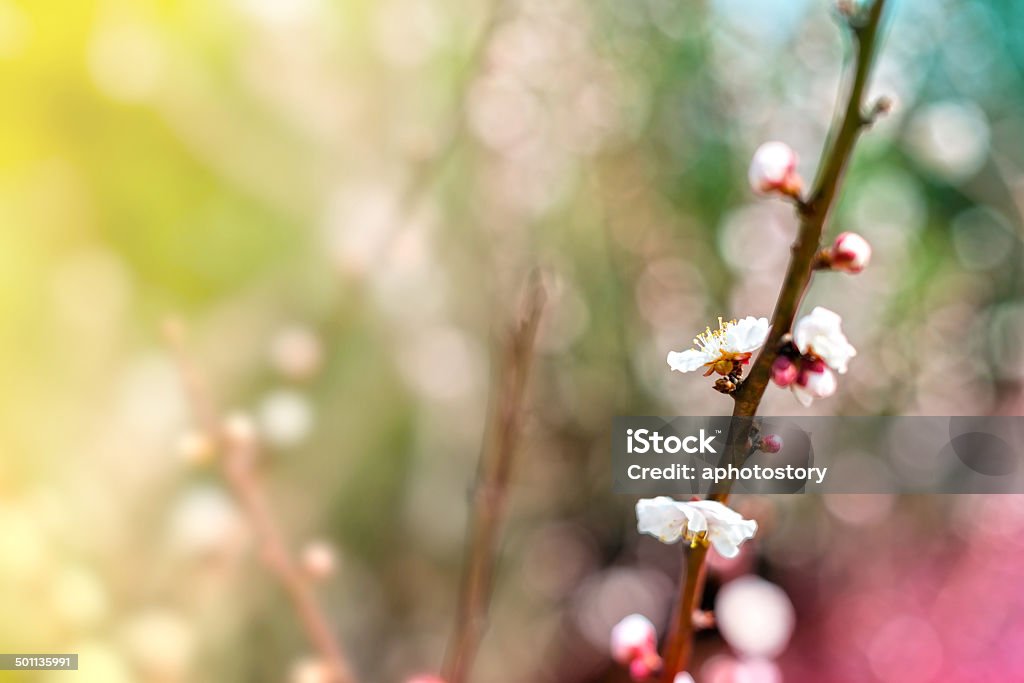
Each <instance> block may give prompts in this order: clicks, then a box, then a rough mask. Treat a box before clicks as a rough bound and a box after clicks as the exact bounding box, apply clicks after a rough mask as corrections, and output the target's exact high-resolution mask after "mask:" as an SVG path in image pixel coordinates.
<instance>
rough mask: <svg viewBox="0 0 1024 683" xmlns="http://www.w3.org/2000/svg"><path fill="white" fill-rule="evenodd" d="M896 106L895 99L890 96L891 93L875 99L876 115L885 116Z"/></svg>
mask: <svg viewBox="0 0 1024 683" xmlns="http://www.w3.org/2000/svg"><path fill="white" fill-rule="evenodd" d="M895 106H896V102H895V101H894V100H893V98H892V97H890V96H889V95H882V96H881V97H879V98H878V99H877V100H875V106H874V110H875V115H876V116H884V115H885V114H888V113H889V112H891V111H892V110H893V107H895Z"/></svg>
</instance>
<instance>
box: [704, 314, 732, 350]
mask: <svg viewBox="0 0 1024 683" xmlns="http://www.w3.org/2000/svg"><path fill="white" fill-rule="evenodd" d="M735 324H736V320H735V318H734V319H732V320H722V318H721V317H719V318H718V329H717V330H712V329H711V328H710V327H707V328H705V329H704V331H703V332H701V333H700V334H698V335H697V336H696V337H695V338H694V340H693V343H694V344H696V345H697V346H698V347H700V348H701V349H704V350H710V349H716V348H718V347H719V346H721V345H722V338H723V337H725V331H726V330H728V329H729V328H730V327H732V326H733V325H735Z"/></svg>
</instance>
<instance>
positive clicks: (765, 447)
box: [759, 434, 782, 453]
mask: <svg viewBox="0 0 1024 683" xmlns="http://www.w3.org/2000/svg"><path fill="white" fill-rule="evenodd" d="M759 448H760V449H761V452H763V453H778V452H779V451H781V450H782V437H781V436H779V435H778V434H765V435H764V436H762V437H761V443H760V446H759Z"/></svg>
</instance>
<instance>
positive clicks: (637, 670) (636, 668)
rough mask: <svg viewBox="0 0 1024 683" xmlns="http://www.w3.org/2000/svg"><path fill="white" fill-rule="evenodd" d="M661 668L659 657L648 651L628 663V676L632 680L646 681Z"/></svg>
mask: <svg viewBox="0 0 1024 683" xmlns="http://www.w3.org/2000/svg"><path fill="white" fill-rule="evenodd" d="M660 670H661V657H659V656H658V655H657V654H656V653H654V652H649V653H647V654H646V655H644V656H642V657H637V658H636V659H634V660H633V661H632V662H630V663H629V677H630V678H632V679H633V680H634V681H646V680H647V679H649V678H651V677H652V676H654V674H656V673H658V672H659V671H660Z"/></svg>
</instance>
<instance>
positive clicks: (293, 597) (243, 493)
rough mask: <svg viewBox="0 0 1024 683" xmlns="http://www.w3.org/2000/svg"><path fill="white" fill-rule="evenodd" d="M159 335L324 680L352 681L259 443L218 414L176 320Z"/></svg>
mask: <svg viewBox="0 0 1024 683" xmlns="http://www.w3.org/2000/svg"><path fill="white" fill-rule="evenodd" d="M165 336H166V337H167V340H168V343H169V344H170V346H171V349H172V350H173V352H174V355H175V360H176V361H177V364H178V371H179V374H180V375H181V379H182V382H183V383H184V386H185V392H186V397H187V399H188V403H189V405H190V406H191V409H192V412H193V417H194V419H195V420H196V422H197V424H198V426H199V427H200V429H202V431H203V432H204V433H205V434H206V436H207V437H208V438H210V439H211V440H212V442H213V444H214V446H215V448H216V449H217V451H218V452H219V453H221V466H222V472H223V476H224V480H225V481H226V482H227V484H228V488H229V489H230V490H231V492H232V494H233V495H234V496H235V498H237V499H238V501H239V503H240V504H241V506H242V510H243V511H244V512H245V515H246V519H247V520H248V522H249V525H250V527H251V528H252V530H253V533H254V534H255V536H256V540H257V543H258V545H259V550H260V558H261V560H262V562H263V564H264V566H265V567H266V569H267V571H269V572H270V574H271V575H272V576H273V577H274V578H275V579H276V580H277V582H278V583H279V584H280V585H281V588H282V589H283V590H284V592H285V594H286V595H287V596H288V599H289V600H290V602H291V604H292V608H293V610H294V611H295V614H296V616H297V617H298V619H299V622H300V624H301V625H302V627H303V629H304V630H305V632H306V636H307V637H308V638H309V641H310V643H311V644H312V646H313V648H314V649H315V650H316V651H317V652H318V653H319V656H320V659H321V664H322V666H323V667H324V668H325V670H326V673H327V675H328V677H329V681H330V683H354V682H355V677H354V675H353V673H352V669H351V667H350V666H349V663H348V659H347V657H346V656H345V654H344V651H343V650H342V648H341V645H340V644H339V642H338V640H337V639H336V638H335V636H334V633H333V631H332V628H331V625H330V621H329V620H328V618H327V615H326V614H325V612H324V610H323V608H322V607H321V606H320V604H319V602H318V601H317V599H316V596H315V594H314V592H313V588H312V586H311V584H310V582H309V580H308V578H307V577H306V575H305V573H304V572H303V571H302V570H301V569H300V567H299V565H298V564H297V563H296V561H295V559H294V558H293V556H292V554H291V552H290V551H289V549H288V543H287V542H286V541H285V536H284V533H283V532H282V531H281V529H280V527H279V525H278V524H277V521H276V520H275V518H274V514H273V511H272V509H271V507H270V504H269V502H268V501H267V497H266V494H265V493H264V487H263V486H262V483H261V481H260V479H259V475H258V472H257V470H256V466H255V465H256V459H257V455H258V448H259V444H258V441H257V439H256V436H255V434H244V433H240V430H238V429H237V428H236V429H232V428H231V426H230V425H226V424H225V422H224V421H223V420H222V419H221V417H220V416H219V414H218V412H217V409H216V407H215V406H214V402H213V399H212V398H211V395H210V392H209V391H208V389H207V387H206V383H205V381H204V380H203V377H202V375H201V374H200V373H199V372H198V371H197V370H196V368H195V367H194V365H193V364H192V362H191V360H190V358H189V356H188V354H187V353H186V351H185V343H184V334H183V330H182V328H181V326H180V325H178V324H176V323H169V324H168V325H167V326H166V329H165Z"/></svg>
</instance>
